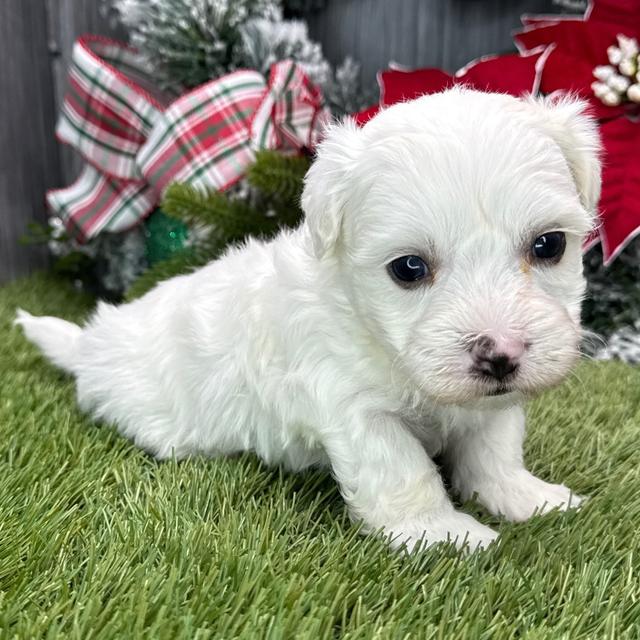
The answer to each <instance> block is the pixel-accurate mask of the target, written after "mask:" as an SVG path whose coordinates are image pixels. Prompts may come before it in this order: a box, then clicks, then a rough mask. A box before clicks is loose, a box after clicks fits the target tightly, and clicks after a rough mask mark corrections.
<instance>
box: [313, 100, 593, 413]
mask: <svg viewBox="0 0 640 640" xmlns="http://www.w3.org/2000/svg"><path fill="white" fill-rule="evenodd" d="M583 107H584V105H583V104H582V103H580V102H576V101H573V100H563V101H557V102H551V101H536V100H533V99H530V100H518V99H515V98H512V97H509V96H505V95H498V94H488V93H480V92H475V91H470V90H460V89H456V90H451V91H447V92H444V93H441V94H436V95H431V96H426V97H423V98H419V99H417V100H414V101H412V102H406V103H403V104H398V105H395V106H393V107H390V108H388V109H386V110H385V111H383V112H381V113H380V114H379V115H378V116H376V117H375V118H374V119H373V120H371V121H370V122H369V123H368V124H367V125H366V126H364V127H363V128H362V129H357V128H356V127H355V126H354V125H353V123H351V122H348V121H347V122H345V123H343V124H341V125H335V126H334V127H333V128H332V129H330V130H329V131H328V133H327V136H326V138H325V140H324V142H323V143H322V144H321V145H320V148H319V150H318V157H317V159H316V162H315V163H314V165H313V166H312V167H311V169H310V171H309V173H308V175H307V178H306V184H305V190H304V193H303V207H304V210H305V212H306V224H307V227H308V230H309V234H310V238H311V241H312V243H313V249H314V251H315V253H316V256H317V257H318V258H319V259H320V261H321V262H322V261H328V262H331V264H333V265H334V266H335V267H337V270H338V272H339V274H340V276H339V279H340V282H341V283H342V285H343V286H344V288H345V290H346V291H347V295H348V296H349V298H350V300H351V302H352V304H353V306H354V309H355V311H356V313H357V314H358V317H359V321H360V322H361V323H362V325H363V327H366V329H367V330H368V331H369V332H370V333H372V334H373V335H374V336H375V337H376V340H378V341H379V342H380V344H381V345H382V346H383V347H384V348H385V349H386V350H387V352H388V354H389V356H390V357H391V358H392V360H393V361H394V363H395V366H397V367H400V368H401V369H402V371H403V372H404V373H405V375H406V376H408V377H409V378H410V380H411V381H412V382H413V383H414V385H412V386H414V388H418V389H420V390H422V392H423V393H424V394H426V396H427V397H429V398H431V399H432V400H435V401H439V402H446V403H462V402H467V401H473V400H475V399H478V398H481V397H486V396H494V395H501V394H505V393H509V392H512V391H522V392H525V393H530V392H533V391H537V390H539V389H542V388H544V387H547V386H550V385H552V384H555V383H557V382H558V381H559V380H561V379H562V378H563V377H564V376H565V375H566V374H567V372H568V371H569V369H570V367H571V365H572V364H573V363H574V361H575V360H576V358H577V354H578V345H579V341H580V336H581V332H580V326H579V316H580V301H581V298H582V296H583V293H584V279H583V276H582V257H581V244H582V241H583V238H584V236H585V234H586V233H587V232H589V231H590V229H591V228H592V224H593V220H594V211H595V208H596V204H597V201H598V198H599V190H600V164H599V160H598V151H599V139H598V135H597V129H596V127H595V124H594V123H593V121H592V120H591V119H590V118H589V117H587V116H586V115H584V114H583Z"/></svg>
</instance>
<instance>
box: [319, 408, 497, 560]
mask: <svg viewBox="0 0 640 640" xmlns="http://www.w3.org/2000/svg"><path fill="white" fill-rule="evenodd" d="M341 424H342V426H341V427H340V428H339V429H335V430H332V431H331V433H330V434H328V437H327V438H325V447H326V450H327V452H328V454H329V458H330V460H331V466H332V468H333V471H334V474H335V477H336V479H337V481H338V483H339V485H340V489H341V491H342V494H343V496H344V498H345V501H346V502H347V504H348V506H349V510H350V515H351V517H352V519H354V520H360V519H361V520H362V521H363V523H364V526H363V533H368V532H372V531H377V530H379V529H383V533H384V534H385V535H389V534H392V540H391V544H392V546H394V547H400V546H401V545H402V544H403V543H406V545H407V548H408V549H409V550H411V549H413V547H414V546H415V544H416V542H418V540H420V539H421V538H423V537H424V539H425V544H427V545H430V544H434V543H436V542H440V541H447V540H450V541H455V543H456V544H457V546H459V547H461V546H463V545H464V544H465V542H466V543H468V545H469V548H470V549H472V550H473V549H476V548H478V547H480V548H482V547H485V546H487V545H488V544H490V543H491V542H492V541H493V540H494V539H495V538H496V537H497V535H498V534H497V533H496V532H495V531H493V530H492V529H490V528H489V527H486V526H484V525H482V524H480V523H479V522H477V521H476V520H475V519H474V518H472V517H471V516H469V515H466V514H464V513H461V512H459V511H456V510H455V509H454V508H453V505H452V504H451V501H450V500H449V497H448V495H447V493H446V491H445V488H444V486H443V483H442V479H441V477H440V474H439V473H438V470H437V468H436V466H435V465H434V463H433V462H432V461H431V460H430V458H429V457H428V456H427V454H426V453H425V451H424V449H423V448H422V446H421V445H420V443H419V441H418V440H416V438H414V437H413V435H411V433H409V432H408V431H407V430H406V428H405V426H404V425H403V424H402V423H401V422H400V421H399V420H397V419H396V418H393V417H391V416H388V415H378V416H376V417H375V418H373V419H362V420H358V419H355V420H353V421H350V423H349V424H348V425H347V424H345V423H344V422H343V421H341Z"/></svg>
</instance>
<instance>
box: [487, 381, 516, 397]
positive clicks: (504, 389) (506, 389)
mask: <svg viewBox="0 0 640 640" xmlns="http://www.w3.org/2000/svg"><path fill="white" fill-rule="evenodd" d="M512 391H515V389H514V388H513V387H512V386H510V385H504V384H501V385H499V386H498V387H496V388H495V389H489V390H488V391H487V392H486V393H485V395H486V396H503V395H505V394H507V393H511V392H512Z"/></svg>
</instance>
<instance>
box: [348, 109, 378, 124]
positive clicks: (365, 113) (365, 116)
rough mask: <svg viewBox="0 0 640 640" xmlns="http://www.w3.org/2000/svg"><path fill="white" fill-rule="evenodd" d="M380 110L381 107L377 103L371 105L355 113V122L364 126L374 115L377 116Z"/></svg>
mask: <svg viewBox="0 0 640 640" xmlns="http://www.w3.org/2000/svg"><path fill="white" fill-rule="evenodd" d="M379 111H380V107H379V106H378V105H377V104H376V105H373V107H369V108H368V109H363V110H362V111H359V112H358V113H356V114H354V115H353V116H352V117H353V119H354V120H355V123H356V124H357V125H358V126H359V127H362V126H363V125H365V124H367V122H369V120H371V118H373V116H375V115H376V114H377V113H378V112H379Z"/></svg>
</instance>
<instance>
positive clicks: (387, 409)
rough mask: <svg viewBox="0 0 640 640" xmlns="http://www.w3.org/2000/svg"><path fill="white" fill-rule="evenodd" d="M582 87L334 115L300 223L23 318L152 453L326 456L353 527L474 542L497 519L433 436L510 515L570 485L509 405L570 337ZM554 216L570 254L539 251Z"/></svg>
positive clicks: (579, 227)
mask: <svg viewBox="0 0 640 640" xmlns="http://www.w3.org/2000/svg"><path fill="white" fill-rule="evenodd" d="M582 109H583V105H582V104H581V103H579V102H575V101H571V100H565V101H560V102H555V103H553V102H549V101H547V102H542V101H535V100H532V99H531V100H517V99H515V98H512V97H508V96H504V95H497V94H487V93H479V92H475V91H469V90H451V91H447V92H444V93H441V94H437V95H431V96H428V97H423V98H420V99H418V100H415V101H412V102H407V103H404V104H399V105H396V106H393V107H390V108H389V109H387V110H385V111H383V112H382V113H380V114H379V115H378V116H376V117H375V118H374V119H373V120H372V121H370V122H369V123H368V124H367V125H366V126H365V127H364V128H362V129H360V130H358V129H356V127H355V126H354V125H353V124H352V123H351V122H349V121H347V122H345V123H343V124H339V125H334V126H333V127H332V128H331V129H330V130H329V131H328V132H327V135H326V138H325V140H324V142H323V143H322V144H321V146H320V148H319V150H318V157H317V160H316V161H315V163H314V164H313V166H312V167H311V169H310V171H309V174H308V176H307V178H306V185H305V190H304V195H303V199H302V201H303V207H304V210H305V212H306V221H305V223H304V224H303V225H302V226H301V227H300V228H298V229H297V230H295V231H290V232H284V233H281V234H280V235H279V236H278V237H277V238H276V239H275V240H273V241H271V242H259V241H255V240H251V241H248V242H247V243H246V244H245V245H243V246H241V247H237V248H233V249H230V250H229V251H228V252H227V253H226V255H225V256H224V257H222V258H221V259H219V260H217V261H215V262H213V263H211V264H209V265H208V266H206V267H204V268H202V269H200V270H198V271H196V272H195V273H192V274H190V275H185V276H180V277H176V278H173V279H171V280H168V281H166V282H163V283H162V284H160V285H158V286H157V287H156V288H155V289H154V290H153V291H151V292H150V293H148V294H147V295H145V296H144V297H143V298H141V299H140V300H137V301H135V302H132V303H130V304H125V305H122V306H119V307H115V306H111V305H108V304H102V303H101V304H99V305H98V308H97V310H96V311H95V314H94V315H93V317H92V318H91V320H90V321H89V322H88V324H87V325H86V326H85V327H83V328H80V327H77V326H76V325H73V324H71V323H67V322H64V321H62V320H59V319H54V318H35V317H32V316H30V315H29V314H27V313H25V312H19V315H18V319H17V323H18V324H20V325H22V327H23V329H24V331H25V332H26V335H27V336H28V337H29V338H30V339H31V340H33V342H35V343H36V344H37V345H39V347H40V348H41V349H42V350H43V351H44V353H45V354H46V355H47V356H49V358H50V359H51V360H52V361H53V362H54V363H55V364H57V365H58V366H60V367H62V368H63V369H65V370H67V371H69V372H70V373H72V374H73V375H74V376H75V377H76V380H77V392H78V401H79V403H80V406H81V407H82V408H83V409H84V410H86V411H90V412H92V413H93V414H94V415H95V416H96V417H98V418H101V419H104V420H106V421H108V422H110V423H115V424H116V425H117V427H118V429H119V430H120V432H121V433H122V434H123V435H125V436H127V437H128V438H131V439H132V440H133V441H134V442H135V443H136V444H137V445H138V446H140V447H143V448H144V449H146V450H147V451H149V452H150V453H152V454H153V455H155V456H157V457H158V458H165V457H167V456H171V455H175V456H177V457H178V458H183V457H185V456H189V455H192V454H205V455H208V456H217V455H224V454H232V453H236V452H239V451H254V452H255V453H256V454H257V455H258V456H259V457H260V458H262V460H264V461H265V462H267V463H269V464H283V465H285V466H286V467H287V468H289V469H292V470H298V469H304V468H305V467H308V466H310V465H329V466H330V467H331V470H332V472H333V474H334V476H335V478H336V480H337V482H338V484H339V486H340V490H341V492H342V495H343V496H344V499H345V501H346V502H347V504H348V507H349V510H350V513H351V515H352V517H353V518H354V519H356V520H359V519H362V521H363V522H364V526H363V531H365V532H367V531H368V532H371V531H377V530H380V529H382V530H383V531H384V533H385V534H392V536H391V537H392V539H393V544H394V545H397V546H399V545H401V544H403V543H406V544H407V546H408V548H412V547H414V545H415V542H416V541H417V540H419V539H420V538H422V537H423V536H424V538H425V540H426V542H427V543H429V544H430V543H435V542H438V541H441V540H447V539H452V540H455V541H456V542H457V544H458V545H462V544H464V542H465V540H466V541H468V543H469V545H470V547H472V548H475V547H478V546H480V547H482V546H486V545H487V544H489V543H490V542H491V541H493V540H494V539H495V538H496V537H497V533H496V532H495V531H493V530H492V529H490V528H488V527H486V526H484V525H482V524H480V523H479V522H477V521H476V520H474V519H473V518H472V517H471V516H468V515H465V514H463V513H461V512H459V511H456V510H455V509H454V507H453V505H452V503H451V501H450V499H449V497H448V495H447V492H446V490H445V488H444V486H443V483H442V480H441V477H440V473H439V471H438V469H437V467H436V465H435V464H434V462H433V461H432V457H433V456H434V455H436V454H441V455H442V459H443V460H444V464H445V468H446V470H447V471H448V473H449V474H450V477H451V480H452V484H453V487H454V489H455V490H456V491H457V492H459V493H460V494H461V495H462V497H463V498H469V497H471V496H473V495H476V496H477V499H478V500H479V501H480V502H481V503H482V504H483V505H484V506H485V507H486V508H487V509H488V510H489V511H491V512H492V513H495V514H503V515H504V516H505V517H506V518H508V519H511V520H524V519H526V518H528V517H530V516H531V515H532V514H533V513H534V512H536V511H545V510H547V509H550V508H553V507H558V506H561V507H563V508H565V507H567V506H569V505H570V503H571V505H575V504H577V503H578V502H579V498H577V497H576V496H572V494H571V492H570V490H569V489H568V488H567V487H565V486H563V485H555V484H548V483H546V482H544V481H542V480H540V479H538V478H536V477H534V476H533V475H531V474H530V473H529V472H528V471H527V470H526V469H525V468H524V466H523V459H522V441H523V437H524V430H525V428H524V427H525V425H524V422H525V418H524V412H523V410H522V408H521V405H522V403H523V401H524V399H525V398H526V397H527V396H528V395H530V394H532V393H535V392H538V391H540V390H541V389H544V388H546V387H548V386H550V385H554V384H556V383H557V382H559V381H560V380H561V379H562V378H563V377H564V376H565V375H566V374H567V372H568V371H569V370H570V368H571V366H572V365H573V363H574V361H575V360H576V358H577V356H578V343H579V340H580V335H581V331H580V326H579V311H580V300H581V297H582V295H583V292H584V281H583V277H582V262H581V250H580V247H581V242H582V238H583V236H584V235H585V233H587V232H588V231H589V230H590V228H591V226H592V222H593V212H594V208H595V205H596V202H597V199H598V194H599V185H600V165H599V162H598V149H599V141H598V136H597V133H596V128H595V126H594V123H593V122H592V121H591V120H590V119H589V118H588V117H586V116H585V115H583V114H582ZM556 230H562V231H564V232H565V233H566V236H567V247H566V253H565V255H564V257H563V258H562V260H561V261H560V262H559V263H558V264H556V265H549V264H536V263H535V262H534V263H531V261H530V260H529V255H530V248H531V244H532V242H533V240H534V239H535V238H536V237H537V236H538V235H540V234H542V233H545V232H549V231H556ZM406 254H417V255H421V256H426V259H427V261H428V263H429V265H430V268H431V269H432V272H433V274H434V277H433V281H431V282H429V283H426V284H424V285H422V286H419V287H417V288H413V289H410V290H408V289H406V288H402V287H400V286H398V284H397V283H396V282H394V280H393V279H392V278H391V277H390V276H389V274H388V271H387V268H386V266H387V264H388V263H389V262H390V261H391V260H393V259H394V258H397V257H399V256H402V255H406ZM485 334H489V335H492V336H497V337H498V338H499V339H500V340H503V341H507V342H508V341H511V342H512V343H513V342H514V341H515V342H517V343H518V344H526V347H527V348H526V352H525V353H524V354H522V355H521V359H520V368H519V370H518V372H517V376H516V379H515V383H514V387H513V388H514V390H513V391H512V392H510V393H508V394H507V395H502V396H499V397H491V396H490V395H488V394H489V393H490V392H491V391H492V390H495V389H494V386H493V385H492V384H491V383H490V382H487V381H486V380H483V379H478V378H477V377H474V376H472V375H471V373H470V367H471V356H470V354H469V348H468V346H469V340H470V339H471V340H473V339H474V337H476V336H479V335H485Z"/></svg>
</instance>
